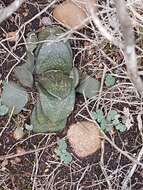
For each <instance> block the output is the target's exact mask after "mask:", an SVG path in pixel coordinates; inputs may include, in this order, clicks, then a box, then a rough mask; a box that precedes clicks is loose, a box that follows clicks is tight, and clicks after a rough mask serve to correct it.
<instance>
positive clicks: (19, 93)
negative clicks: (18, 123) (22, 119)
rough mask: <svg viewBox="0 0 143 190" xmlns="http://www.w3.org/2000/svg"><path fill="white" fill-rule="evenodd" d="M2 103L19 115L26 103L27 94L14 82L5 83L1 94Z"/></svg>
mask: <svg viewBox="0 0 143 190" xmlns="http://www.w3.org/2000/svg"><path fill="white" fill-rule="evenodd" d="M1 98H2V103H3V104H4V105H6V106H7V107H8V108H9V111H10V110H12V108H13V107H14V113H15V114H17V113H19V112H20V111H21V110H22V109H23V107H24V106H25V105H26V103H27V102H28V93H27V92H26V91H25V90H24V89H23V88H22V87H19V86H18V85H17V84H16V83H14V82H8V83H5V84H4V86H3V92H2V97H1Z"/></svg>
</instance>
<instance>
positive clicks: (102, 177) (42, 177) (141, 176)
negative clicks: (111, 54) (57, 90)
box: [0, 1, 143, 190]
mask: <svg viewBox="0 0 143 190" xmlns="http://www.w3.org/2000/svg"><path fill="white" fill-rule="evenodd" d="M3 2H4V4H5V5H6V6H7V5H8V4H9V3H11V2H12V1H3ZM44 6H46V3H44V1H36V2H35V1H28V2H27V3H26V4H24V5H23V6H22V7H21V8H20V9H19V11H18V12H17V13H16V14H18V15H19V16H20V25H22V24H23V23H24V22H26V21H27V20H29V19H30V18H32V17H33V16H34V15H35V14H36V13H38V12H39V10H38V9H42V8H43V7H44ZM25 11H28V15H26V16H23V15H24V13H25ZM16 14H14V15H12V16H11V17H10V18H9V19H7V20H6V21H4V22H3V23H2V24H1V29H0V39H1V40H2V39H4V32H3V30H2V28H3V29H4V30H5V32H6V33H8V32H10V31H15V30H17V29H18V26H17V25H16V23H15V22H18V21H15V18H16ZM48 14H49V12H46V13H45V14H44V16H46V15H48ZM40 18H42V16H41V17H40ZM40 18H39V17H38V18H37V19H36V20H34V21H32V23H30V24H28V25H27V26H26V28H25V31H24V36H26V34H27V32H29V31H31V30H35V31H36V30H38V29H39V28H40V27H41V26H40V24H39V23H40ZM12 20H14V21H12ZM87 34H88V35H90V32H89V31H87ZM20 43H23V39H21V41H20ZM14 44H15V43H14V42H8V41H5V42H4V45H5V46H6V47H7V48H8V49H9V50H11V48H12V47H13V46H14ZM83 45H84V44H83V42H81V43H80V41H74V42H73V49H75V50H74V52H75V53H76V52H77V49H76V48H78V47H82V46H83ZM0 49H3V47H2V46H0ZM24 51H25V46H24V45H19V46H18V47H17V48H16V49H15V50H14V51H13V53H14V54H15V55H17V56H18V57H21V56H22V55H23V52H24ZM95 55H96V53H95ZM116 55H117V57H118V58H119V59H120V60H122V57H119V56H120V55H119V53H117V54H116ZM0 56H1V59H0V74H1V80H4V79H5V77H6V76H7V74H8V73H9V71H10V69H11V68H12V66H13V65H14V64H15V63H16V60H15V59H14V58H13V56H11V55H8V56H7V54H4V55H3V54H1V53H0ZM6 56H7V57H6ZM117 57H116V58H117ZM5 58H6V59H5ZM4 59H5V61H4V62H3V60H4ZM90 59H91V58H90V57H89V56H88V54H87V55H85V56H83V57H81V56H78V57H77V58H76V63H75V65H78V63H79V60H80V69H81V68H82V67H83V65H84V63H86V62H87V60H90ZM120 60H119V62H120ZM21 64H22V61H21ZM95 64H96V63H95ZM88 68H89V66H87V67H84V68H83V70H82V71H86V72H87V73H88V74H93V73H92V72H91V70H92V69H91V68H90V70H89V69H88ZM99 77H100V76H99ZM97 78H98V77H97ZM9 79H12V80H14V75H13V73H12V74H11V75H10V78H9ZM83 104H84V98H83V96H82V95H79V94H77V97H76V104H75V109H74V111H73V113H72V114H71V115H70V117H69V119H68V122H67V128H68V126H69V125H70V124H72V123H75V122H76V121H81V120H83V117H80V116H76V114H77V113H78V112H79V110H81V108H82V107H83ZM93 104H94V103H93ZM114 106H115V105H114ZM118 106H119V107H125V106H126V107H129V106H128V104H127V105H126V104H125V105H123V104H122V105H119V104H116V106H115V107H116V108H117V109H118ZM28 107H29V108H30V109H32V107H33V106H32V104H31V103H30V104H29V105H28ZM90 107H92V104H91V105H89V109H90ZM134 109H135V108H134V107H133V109H132V110H134ZM82 115H84V116H85V117H87V118H89V115H88V112H87V111H86V109H85V108H84V109H83V111H82ZM18 117H19V118H23V117H24V119H25V121H26V122H28V116H27V115H26V114H25V113H20V114H19V116H18ZM7 122H8V117H0V132H1V131H2V130H3V128H4V127H5V126H6V123H7ZM135 123H136V122H135ZM14 129H15V123H14V121H13V120H11V122H10V123H9V124H8V125H7V127H6V129H5V130H4V132H3V133H2V136H0V164H1V166H0V190H30V189H36V190H37V189H38V190H107V189H109V186H108V183H107V178H109V180H110V179H112V180H111V181H110V182H111V183H112V188H113V189H115V190H116V189H121V186H122V182H123V180H124V178H125V176H126V174H127V172H128V170H129V168H130V166H131V164H132V163H131V161H130V160H129V159H127V158H126V157H125V156H123V155H122V154H121V153H120V152H118V151H117V150H116V149H115V148H113V147H112V146H111V145H110V144H109V143H108V142H105V143H104V147H105V150H104V155H103V158H104V166H101V161H100V160H101V151H100V150H99V151H98V152H96V153H95V154H94V155H92V156H89V157H87V158H85V159H80V158H77V157H76V156H75V155H74V153H73V152H72V149H71V148H70V146H69V148H68V150H69V152H71V153H72V155H73V161H72V163H71V164H70V165H68V166H67V165H65V164H63V163H60V160H59V158H58V157H57V156H56V155H55V153H54V149H55V147H56V145H57V144H56V142H57V140H58V139H59V138H61V137H64V136H65V135H66V131H67V129H65V130H64V131H63V132H62V133H60V134H32V133H29V132H27V131H26V130H25V136H24V137H23V138H22V139H21V140H18V141H16V140H15V139H14V138H13V131H14ZM139 134H140V133H139V131H138V127H137V125H133V126H132V127H131V128H130V130H128V131H126V132H124V133H118V132H116V133H115V134H112V135H111V134H108V136H109V137H110V138H111V139H112V140H113V141H114V142H115V144H116V145H117V146H118V147H119V148H120V149H122V150H124V151H126V152H129V153H130V154H133V155H134V156H136V155H137V154H138V152H139V151H140V149H141V147H142V144H141V137H140V135H139ZM31 150H33V152H32V153H31ZM21 152H23V155H21V156H20V155H17V154H21ZM10 155H12V156H10ZM142 161H143V160H142ZM103 170H105V171H103ZM33 184H34V185H35V187H34V186H33ZM130 185H131V187H132V188H131V189H132V190H141V189H143V169H142V168H141V166H138V167H137V169H136V171H135V173H134V175H133V176H132V178H131V182H130Z"/></svg>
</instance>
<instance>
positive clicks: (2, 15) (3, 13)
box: [0, 0, 25, 23]
mask: <svg viewBox="0 0 143 190" xmlns="http://www.w3.org/2000/svg"><path fill="white" fill-rule="evenodd" d="M24 1H25V0H15V1H14V2H13V3H11V4H10V5H9V6H8V7H5V8H1V9H0V23H1V22H3V21H4V20H6V19H7V18H8V17H10V16H11V15H12V14H13V13H14V12H15V11H16V10H17V9H18V8H19V7H20V6H21V4H22V3H23V2H24Z"/></svg>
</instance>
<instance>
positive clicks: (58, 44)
mask: <svg viewBox="0 0 143 190" xmlns="http://www.w3.org/2000/svg"><path fill="white" fill-rule="evenodd" d="M62 33H63V31H62V30H61V29H59V27H57V26H54V27H49V28H46V29H45V30H43V31H42V32H40V33H39V41H40V40H42V41H43V40H45V41H46V42H44V43H42V44H40V45H39V46H38V48H37V50H36V51H35V55H36V57H37V59H36V73H37V74H40V73H43V72H46V71H47V70H51V69H52V70H53V69H54V70H55V69H56V70H62V71H64V72H65V73H68V74H69V73H70V71H71V69H72V59H73V56H72V49H71V46H70V44H69V42H68V41H64V40H59V39H58V36H59V35H61V34H62Z"/></svg>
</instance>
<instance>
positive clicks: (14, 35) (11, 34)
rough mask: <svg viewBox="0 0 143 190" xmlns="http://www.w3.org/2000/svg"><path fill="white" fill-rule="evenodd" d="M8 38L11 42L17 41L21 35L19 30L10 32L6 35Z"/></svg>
mask: <svg viewBox="0 0 143 190" xmlns="http://www.w3.org/2000/svg"><path fill="white" fill-rule="evenodd" d="M6 38H7V40H8V41H10V42H16V41H17V40H18V38H19V35H18V34H17V31H15V32H8V33H7V35H6Z"/></svg>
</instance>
